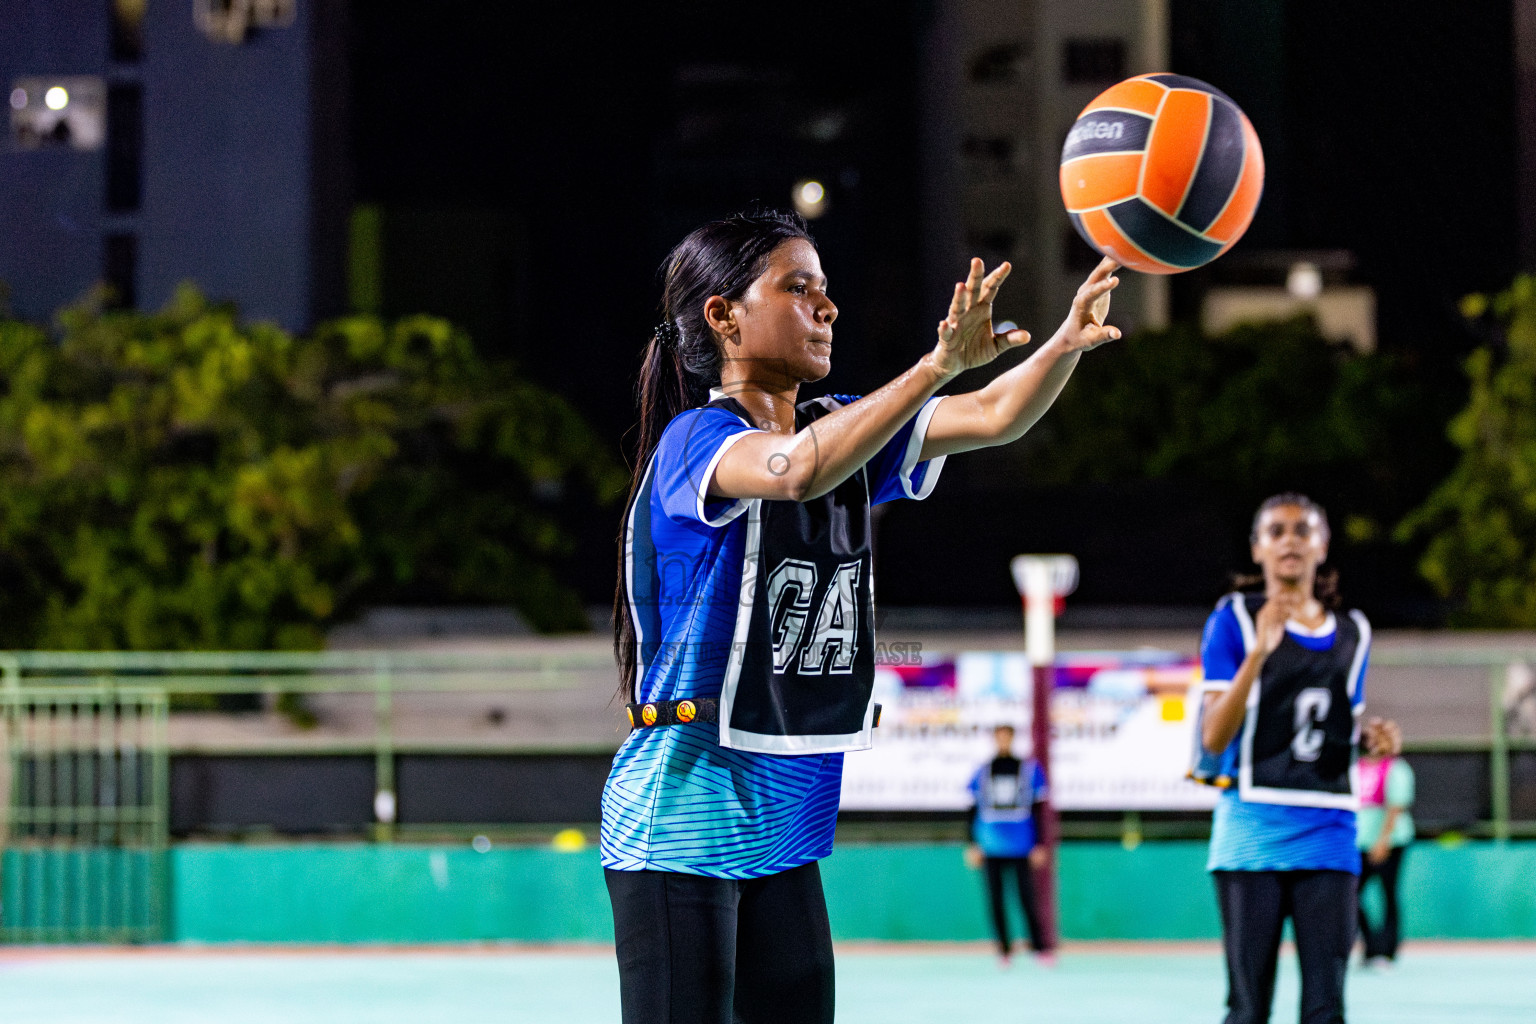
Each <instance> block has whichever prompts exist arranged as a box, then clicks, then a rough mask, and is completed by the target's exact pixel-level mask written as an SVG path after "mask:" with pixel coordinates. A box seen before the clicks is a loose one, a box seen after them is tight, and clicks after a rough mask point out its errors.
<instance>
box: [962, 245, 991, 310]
mask: <svg viewBox="0 0 1536 1024" xmlns="http://www.w3.org/2000/svg"><path fill="white" fill-rule="evenodd" d="M985 271H986V266H985V265H983V264H982V262H981V260H979V259H977V258H976V257H975V256H972V257H971V272H970V273H969V274H967V275H966V276H965V290H966V291H967V292H970V294H971V299H972V301H974V300H975V298H976V294H977V292H979V291H980V290H981V280H982V278H983V277H984V276H985Z"/></svg>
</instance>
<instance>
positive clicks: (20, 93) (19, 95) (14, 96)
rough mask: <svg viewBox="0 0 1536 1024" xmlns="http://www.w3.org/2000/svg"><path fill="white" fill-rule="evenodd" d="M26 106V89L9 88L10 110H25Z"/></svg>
mask: <svg viewBox="0 0 1536 1024" xmlns="http://www.w3.org/2000/svg"><path fill="white" fill-rule="evenodd" d="M26 107H27V90H25V89H12V90H11V109H12V110H25V109H26Z"/></svg>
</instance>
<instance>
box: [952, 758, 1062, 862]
mask: <svg viewBox="0 0 1536 1024" xmlns="http://www.w3.org/2000/svg"><path fill="white" fill-rule="evenodd" d="M966 788H967V789H968V790H969V791H970V794H971V799H972V800H974V801H975V802H976V823H975V825H974V826H972V830H971V838H972V839H974V840H975V842H976V845H977V846H979V847H981V852H982V853H984V854H986V855H987V856H988V857H1025V856H1028V855H1029V851H1031V850H1033V849H1034V848H1035V840H1036V835H1035V817H1034V805H1035V804H1037V803H1040V802H1041V801H1043V800H1045V799H1047V798H1048V797H1049V795H1050V794H1049V790H1048V789H1047V788H1046V785H1045V772H1044V770H1042V769H1041V767H1040V762H1038V761H1036V760H1035V759H1034V758H1032V757H1030V758H1025V759H1024V760H1023V761H1020V760H1019V759H1018V758H1016V757H997V758H993V759H992V760H991V761H989V762H987V763H986V764H984V765H982V766H981V767H980V768H979V769H977V771H976V774H975V775H973V776H971V781H970V784H969V785H968V786H967V787H966Z"/></svg>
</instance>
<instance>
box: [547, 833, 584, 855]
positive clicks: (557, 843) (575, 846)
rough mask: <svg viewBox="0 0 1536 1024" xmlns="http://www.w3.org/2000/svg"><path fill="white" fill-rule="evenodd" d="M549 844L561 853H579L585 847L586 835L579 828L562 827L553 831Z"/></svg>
mask: <svg viewBox="0 0 1536 1024" xmlns="http://www.w3.org/2000/svg"><path fill="white" fill-rule="evenodd" d="M549 845H550V846H553V847H554V848H555V849H556V850H559V851H560V852H561V853H580V852H581V851H582V850H585V849H586V848H587V837H586V836H585V835H583V834H582V831H581V829H579V828H563V829H561V830H560V831H559V832H556V833H555V838H554V839H552V840H550V843H549Z"/></svg>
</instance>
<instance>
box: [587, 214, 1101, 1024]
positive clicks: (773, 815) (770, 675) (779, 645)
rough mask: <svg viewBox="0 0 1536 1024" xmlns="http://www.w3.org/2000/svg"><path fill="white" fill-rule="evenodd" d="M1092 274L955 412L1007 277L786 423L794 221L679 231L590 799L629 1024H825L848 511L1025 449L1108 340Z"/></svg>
mask: <svg viewBox="0 0 1536 1024" xmlns="http://www.w3.org/2000/svg"><path fill="white" fill-rule="evenodd" d="M1114 268H1115V264H1113V263H1111V262H1109V261H1105V262H1104V263H1102V264H1101V265H1100V266H1099V267H1098V268H1097V269H1096V270H1095V271H1094V272H1093V274H1092V276H1091V277H1089V279H1088V281H1087V282H1086V283H1085V284H1084V285H1083V287H1082V288H1080V289H1079V290H1078V293H1077V296H1076V299H1075V300H1074V302H1073V304H1072V310H1071V312H1070V314H1069V315H1068V317H1067V319H1066V322H1065V323H1063V324H1062V326H1061V328H1060V330H1058V331H1057V332H1056V334H1055V335H1054V336H1053V337H1052V338H1051V339H1050V341H1048V342H1046V343H1045V344H1044V345H1042V346H1041V347H1040V349H1039V351H1037V352H1035V353H1034V355H1033V356H1032V357H1031V358H1030V359H1028V360H1026V361H1024V362H1022V363H1020V364H1019V365H1018V366H1015V367H1013V368H1012V369H1010V370H1008V371H1007V372H1005V373H1003V374H1001V375H1000V376H998V377H997V378H996V379H995V380H994V381H993V382H992V383H991V384H989V385H987V386H986V387H984V388H982V389H981V390H979V391H975V392H971V393H968V394H961V395H951V396H949V397H945V398H936V397H935V392H937V391H938V389H939V388H941V387H943V386H944V385H945V384H946V383H948V382H949V381H951V380H953V379H954V377H955V375H956V374H958V373H960V372H961V371H963V370H966V369H969V368H971V367H976V366H981V365H983V364H985V363H988V362H990V361H992V360H993V359H995V358H996V357H997V356H998V355H999V354H1001V353H1002V352H1005V351H1007V350H1008V349H1011V348H1015V347H1017V346H1019V345H1022V344H1024V343H1025V342H1026V341H1028V339H1029V335H1028V334H1027V333H1026V332H1024V331H1010V332H1008V333H1006V334H994V333H993V331H992V322H991V316H992V300H993V298H994V297H995V296H996V294H997V291H998V288H999V287H1000V286H1001V285H1002V283H1003V281H1004V279H1005V278H1006V277H1007V276H1008V270H1009V268H1008V265H1007V264H1006V263H1004V264H1002V265H1001V266H999V267H997V268H996V269H995V270H993V271H992V272H991V273H990V274H987V273H984V269H985V268H984V267H983V266H982V264H981V261H980V260H973V261H972V262H971V269H970V274H969V276H968V277H967V279H966V280H965V282H964V283H963V284H959V285H956V286H955V292H954V299H953V302H952V303H951V305H950V309H949V313H948V315H947V316H946V317H945V318H944V319H943V320H942V321H940V323H939V328H938V342H937V344H936V345H935V346H934V348H933V350H932V351H931V352H928V353H927V354H925V355H924V356H923V357H922V358H921V359H919V360H918V361H917V363H916V364H915V365H914V366H913V367H912V368H911V369H910V370H908V371H906V372H905V373H903V374H901V375H900V376H899V377H897V378H896V379H895V380H893V381H891V382H890V383H888V384H886V385H885V386H884V387H882V388H880V389H879V390H878V391H875V392H873V393H872V394H869V395H866V396H864V397H862V398H857V399H856V398H853V397H849V396H833V397H826V398H819V399H814V400H811V401H806V402H802V401H801V400H800V394H799V390H800V386H801V385H802V384H805V383H808V382H811V381H816V380H820V379H821V378H823V377H825V376H826V375H827V372H828V371H829V370H830V369H831V365H832V338H833V334H832V326H833V323H834V321H835V320H836V318H837V314H838V310H837V307H836V306H835V305H834V304H833V302H832V300H831V298H830V297H829V292H828V284H827V278H826V275H825V274H824V273H823V271H822V267H821V261H820V258H819V257H818V255H817V251H816V246H815V245H814V243H813V242H812V240H811V237H810V235H809V234H808V233H807V230H806V227H805V224H804V222H803V221H801V220H800V219H799V218H797V217H794V216H793V215H786V214H778V213H765V214H754V215H738V216H734V217H731V218H728V219H726V220H721V221H715V222H713V223H710V224H706V225H704V226H703V227H701V228H699V229H697V230H696V231H694V232H693V233H692V234H690V235H689V236H688V237H687V238H685V239H683V241H682V242H681V243H680V244H679V245H678V246H677V248H676V249H674V250H673V251H672V253H671V255H670V256H668V257H667V261H666V263H665V264H664V265H663V275H664V286H663V294H662V321H661V324H660V325H659V326H658V327H657V328H656V331H655V333H654V336H653V337H652V339H651V342H650V345H649V347H648V348H647V349H646V352H645V357H644V362H643V368H642V370H641V380H640V431H639V434H640V439H639V459H638V461H637V463H636V475H635V480H634V484H633V488H632V492H631V498H630V502H629V507H628V511H627V512H626V515H625V520H624V529H623V535H622V538H621V541H622V548H623V551H622V565H621V571H620V575H619V585H618V593H617V599H616V606H615V615H614V619H615V649H616V653H617V655H618V659H619V664H620V670H621V675H622V680H623V681H622V687H623V691H622V692H624V693H625V694H626V700H628V701H629V713H630V716H631V718H630V721H631V724H632V725H633V730H632V731H631V733H630V735H629V736H628V737H627V738H626V740H625V742H624V744H623V745H622V746H621V747H620V749H619V752H618V754H617V755H616V756H615V758H614V766H613V771H612V773H611V774H610V776H609V778H608V784H607V787H606V788H605V790H604V793H603V814H602V862H603V866H604V868H605V869H606V871H605V875H606V879H607V884H608V890H609V895H610V897H611V899H612V902H613V917H614V931H615V937H616V941H617V947H618V960H619V976H620V992H621V1000H622V1003H623V1019H624V1021H625V1022H626V1024H653V1022H656V1024H659V1022H663V1021H666V1022H671V1024H693V1022H699V1024H725V1022H729V1021H742V1022H746V1024H753V1022H765V1024H766V1022H771V1024H800V1022H812V1024H824V1022H829V1021H831V1020H832V1009H833V974H832V942H831V931H830V927H829V925H828V921H827V910H826V904H825V902H824V900H823V897H822V888H821V877H820V874H819V872H818V869H817V865H816V862H817V861H818V860H820V859H821V858H822V857H825V856H827V854H829V853H830V852H831V849H832V834H833V828H834V825H835V823H836V816H837V804H838V795H839V790H840V787H841V778H842V754H843V752H844V751H848V750H858V749H861V748H864V747H868V746H869V745H870V741H871V730H872V729H873V727H874V725H875V706H874V704H873V702H872V700H871V694H872V691H873V682H874V630H873V623H872V621H871V620H872V618H873V608H874V605H873V588H872V577H871V570H872V561H871V558H870V506H871V505H874V504H878V503H880V502H883V501H890V500H892V499H895V498H900V497H909V498H924V497H927V495H928V494H929V493H930V492H931V491H932V490H933V488H934V484H935V483H936V481H937V478H938V475H939V470H940V469H941V468H942V465H943V461H944V457H945V456H947V455H951V454H954V453H956V452H962V451H966V450H968V449H973V448H979V447H983V446H986V445H997V444H1004V443H1007V442H1009V441H1013V440H1015V439H1017V438H1018V437H1020V436H1022V435H1023V434H1024V432H1025V431H1026V430H1028V429H1029V428H1030V426H1031V425H1032V424H1034V422H1035V421H1036V420H1038V419H1039V418H1040V416H1041V415H1042V414H1043V413H1044V412H1045V410H1046V409H1047V408H1048V407H1049V406H1050V404H1051V402H1052V401H1053V400H1054V399H1055V397H1056V395H1057V394H1058V393H1059V392H1060V391H1061V388H1062V387H1063V385H1064V384H1065V383H1066V381H1067V378H1068V376H1070V374H1071V373H1072V370H1073V367H1074V366H1075V365H1076V364H1077V361H1078V357H1079V355H1080V354H1081V353H1082V352H1083V351H1084V350H1086V349H1090V348H1093V347H1095V346H1097V345H1100V344H1102V343H1104V342H1106V341H1109V340H1111V339H1113V338H1117V337H1119V331H1118V330H1116V329H1115V328H1113V327H1108V326H1106V325H1105V324H1104V313H1105V312H1106V311H1107V308H1108V300H1109V293H1110V290H1111V289H1112V288H1114V287H1115V285H1116V283H1117V280H1116V278H1114V277H1113V276H1112V271H1113V270H1114Z"/></svg>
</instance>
